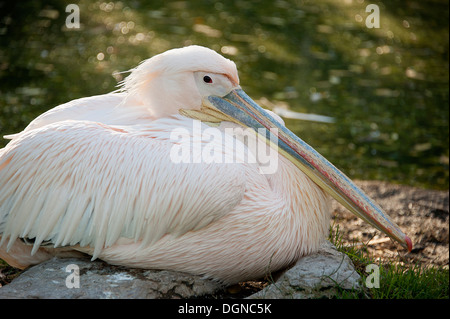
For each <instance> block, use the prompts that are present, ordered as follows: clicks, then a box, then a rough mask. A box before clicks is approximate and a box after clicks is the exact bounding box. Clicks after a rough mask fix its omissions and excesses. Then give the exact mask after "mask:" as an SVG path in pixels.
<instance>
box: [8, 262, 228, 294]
mask: <svg viewBox="0 0 450 319" xmlns="http://www.w3.org/2000/svg"><path fill="white" fill-rule="evenodd" d="M77 267H78V269H79V288H77V286H76V284H77V280H76V279H75V276H76V271H75V270H74V269H77ZM66 281H67V282H68V285H66ZM68 286H69V287H71V286H73V288H68ZM222 289H223V286H221V285H220V284H219V283H217V282H215V281H213V280H207V279H202V278H201V277H200V276H193V275H189V274H185V273H179V272H173V271H165V270H161V271H158V270H144V269H129V268H124V267H118V266H112V265H108V264H106V263H104V262H102V261H90V260H89V259H87V258H86V259H79V258H67V259H59V258H53V259H51V260H48V261H46V262H44V263H42V264H39V265H36V266H34V267H31V268H29V269H28V270H26V271H25V272H24V273H22V274H21V275H20V276H19V277H17V278H16V279H14V280H13V281H12V282H11V283H10V284H8V285H6V286H4V287H2V288H0V299H8V298H14V299H19V298H20V299H25V298H26V299H29V298H45V299H53V298H58V299H125V298H127V299H128V298H133V299H159V298H165V299H179V298H193V297H201V296H204V295H210V294H213V293H215V292H216V291H220V290H222Z"/></svg>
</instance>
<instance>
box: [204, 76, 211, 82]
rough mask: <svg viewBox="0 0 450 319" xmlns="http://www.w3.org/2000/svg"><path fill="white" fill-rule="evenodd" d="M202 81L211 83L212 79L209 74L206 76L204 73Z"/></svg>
mask: <svg viewBox="0 0 450 319" xmlns="http://www.w3.org/2000/svg"><path fill="white" fill-rule="evenodd" d="M203 81H204V82H205V83H213V81H212V79H211V78H210V77H209V76H207V75H205V76H204V77H203Z"/></svg>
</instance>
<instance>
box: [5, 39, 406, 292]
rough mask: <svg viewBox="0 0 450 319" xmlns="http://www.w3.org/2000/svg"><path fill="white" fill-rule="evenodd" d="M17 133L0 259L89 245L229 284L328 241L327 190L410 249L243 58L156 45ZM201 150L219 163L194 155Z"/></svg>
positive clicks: (107, 256)
mask: <svg viewBox="0 0 450 319" xmlns="http://www.w3.org/2000/svg"><path fill="white" fill-rule="evenodd" d="M195 125H197V128H200V129H194V128H195V127H196V126H195ZM211 129H214V131H213V133H211ZM230 129H231V130H234V132H237V133H236V134H234V135H230V134H229V132H230ZM208 130H209V131H208ZM249 130H250V132H253V133H250V134H248V132H249ZM174 132H175V133H176V132H178V133H180V132H182V134H181V135H180V134H178V138H174V135H177V134H174ZM199 132H200V133H199ZM204 132H210V135H213V136H215V137H216V138H215V139H212V140H209V141H205V140H204V139H203V137H202V136H200V135H201V134H203V133H204ZM7 138H9V139H11V141H10V142H9V143H8V145H7V146H6V147H5V148H3V149H1V150H0V181H1V182H0V237H1V239H0V258H2V259H4V260H5V261H6V262H8V263H9V264H11V265H12V266H15V267H19V268H25V267H27V266H30V265H33V264H37V263H40V262H43V261H45V260H47V259H49V258H51V257H52V256H55V255H71V254H76V253H78V252H82V253H86V254H89V255H91V256H92V259H96V258H99V259H102V260H104V261H106V262H108V263H111V264H115V265H124V266H128V267H138V268H146V269H168V270H175V271H183V272H188V273H192V274H198V275H202V276H204V277H205V278H213V279H216V280H218V281H221V282H224V283H236V282H239V281H242V280H247V279H253V278H259V277H262V276H264V275H266V274H268V273H269V272H271V271H276V270H279V269H282V268H285V267H287V266H289V265H290V264H292V263H294V262H295V261H296V260H298V259H299V258H300V257H301V256H303V255H306V254H309V253H312V252H314V251H315V250H317V249H318V247H319V245H320V244H321V242H322V241H323V240H324V239H325V238H326V236H327V234H328V229H329V221H330V213H331V205H330V200H331V197H330V196H329V195H331V196H332V197H334V198H335V199H336V200H338V201H339V202H340V203H342V204H343V205H344V206H345V207H347V208H348V209H349V210H350V211H351V212H353V213H354V214H356V215H357V216H359V217H361V218H363V219H364V220H366V221H367V222H369V223H370V224H371V225H373V226H374V227H376V228H377V229H379V230H381V231H382V232H384V233H386V234H387V235H388V236H390V237H391V238H393V239H394V240H396V241H398V242H399V243H400V244H401V245H403V246H404V247H406V248H408V249H409V250H411V247H412V243H411V240H410V239H409V238H408V237H407V236H406V235H405V234H404V233H403V232H402V231H401V230H400V229H399V228H398V226H397V225H395V224H394V223H393V222H392V221H391V220H390V218H389V217H388V216H387V215H386V214H385V213H384V212H383V210H382V209H381V208H380V207H379V206H378V205H377V204H375V203H374V202H373V201H372V200H371V199H370V198H369V197H368V196H367V195H366V194H364V193H363V192H362V191H361V190H360V189H359V188H358V187H357V186H356V185H355V184H354V183H353V182H352V181H351V180H350V179H349V178H347V177H346V176H345V175H344V174H343V173H342V172H340V171H339V170H338V169H337V168H335V167H334V166H333V165H332V164H331V163H329V162H328V161H327V160H326V159H325V158H323V157H322V156H321V155H320V154H319V153H317V152H316V151H315V150H314V149H313V148H312V147H311V146H309V145H308V144H306V143H305V142H304V141H302V140H301V139H300V138H299V137H297V136H295V135H294V134H293V133H292V132H290V131H289V130H288V129H287V128H286V127H285V126H284V123H283V121H282V120H281V119H280V118H279V117H277V116H276V115H275V114H273V113H271V112H269V111H266V110H263V109H262V108H261V107H260V106H258V105H257V104H256V103H255V102H254V101H252V99H251V98H250V97H248V96H247V95H246V94H245V93H244V91H243V90H242V89H241V87H240V86H239V77H238V73H237V69H236V65H235V64H234V63H233V62H232V61H230V60H228V59H226V58H224V57H222V56H221V55H219V54H218V53H216V52H215V51H213V50H210V49H207V48H204V47H200V46H189V47H185V48H179V49H173V50H169V51H166V52H164V53H162V54H159V55H156V56H154V57H153V58H151V59H148V60H146V61H144V62H143V63H141V64H140V65H139V66H137V67H136V68H135V69H133V70H132V71H131V74H130V75H129V76H128V77H127V78H126V79H125V80H124V82H123V85H122V88H121V89H120V90H118V91H115V92H112V93H110V94H106V95H99V96H93V97H88V98H82V99H78V100H74V101H71V102H69V103H66V104H63V105H60V106H57V107H55V108H53V109H51V110H49V111H47V112H45V113H43V114H42V115H40V116H39V117H37V118H36V119H35V120H33V121H32V122H31V123H30V124H29V125H28V126H27V127H26V128H25V129H24V130H23V131H22V132H20V133H18V134H14V135H10V136H7ZM224 141H228V142H231V143H228V144H226V143H225V144H226V145H227V147H223V144H224ZM261 141H263V142H264V143H263V147H261V148H260V149H262V150H263V151H264V152H265V154H267V151H268V150H269V151H273V150H275V152H269V155H268V158H269V159H270V160H271V161H272V163H276V167H275V169H271V170H268V168H267V166H265V165H263V164H262V162H261V161H259V160H258V156H257V155H258V154H254V153H255V151H254V150H253V149H252V148H251V147H250V146H249V145H250V144H251V143H250V142H254V144H258V143H259V144H258V145H260V144H261V143H260V142H261ZM205 145H206V146H205ZM196 147H200V148H199V150H200V151H199V152H198V154H203V155H205V154H209V152H210V151H211V150H214V152H215V154H214V155H215V156H216V157H214V158H220V159H222V160H221V161H215V160H207V161H205V160H204V158H203V157H201V156H200V158H199V157H198V156H195V154H194V155H192V154H193V152H194V150H195V149H196ZM205 147H208V150H207V151H205ZM186 149H187V150H190V153H189V152H187V153H186V154H184V153H183V150H186ZM174 150H175V151H174ZM176 150H181V155H180V156H181V159H182V160H178V161H176V160H174V154H175V155H177V154H178V155H179V153H180V152H178V151H176ZM242 151H245V152H246V154H247V155H248V154H250V155H252V156H253V155H254V156H253V158H255V159H256V160H253V161H249V160H245V158H249V157H252V156H243V155H242ZM183 154H184V155H183ZM217 155H219V156H218V157H217ZM183 156H184V157H183ZM188 158H189V159H188ZM237 159H241V160H237ZM272 168H273V167H272Z"/></svg>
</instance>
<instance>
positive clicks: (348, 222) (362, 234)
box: [0, 181, 449, 296]
mask: <svg viewBox="0 0 450 319" xmlns="http://www.w3.org/2000/svg"><path fill="white" fill-rule="evenodd" d="M356 184H357V185H358V186H359V187H361V188H362V189H363V190H364V191H365V192H366V193H367V194H368V195H369V196H370V197H371V198H372V199H374V200H375V201H376V202H377V203H378V204H379V205H381V207H383V208H384V209H385V211H386V212H387V213H388V215H389V216H391V217H392V219H393V220H394V222H396V223H397V224H398V225H399V226H400V228H401V229H402V230H403V231H404V232H405V233H406V234H407V235H408V236H409V237H410V238H411V240H412V242H413V250H412V251H411V252H408V251H407V250H406V249H404V248H402V247H401V246H400V245H399V244H397V243H394V242H393V241H392V240H390V239H389V238H388V237H386V236H385V235H384V234H382V233H381V232H380V231H378V230H376V229H374V228H373V227H372V226H370V225H368V224H367V223H366V222H364V221H362V220H361V219H359V218H357V217H356V216H354V215H353V214H351V213H350V212H348V211H347V209H345V208H344V207H343V206H341V205H340V204H339V203H337V202H336V201H333V210H334V212H333V220H332V223H335V225H336V224H337V225H339V232H340V234H341V235H342V238H343V240H344V242H346V243H348V244H349V245H350V244H352V243H353V244H354V242H357V243H361V242H362V243H368V244H367V249H368V252H369V254H370V255H371V256H374V257H375V258H378V257H380V258H381V259H389V260H391V259H392V258H393V257H394V259H395V258H398V259H397V260H399V261H401V262H404V263H405V264H416V263H421V264H422V265H426V266H431V265H434V266H444V267H448V260H449V192H448V191H433V190H425V189H420V188H413V187H408V186H401V185H394V184H389V183H384V182H378V181H356ZM18 274H19V272H18V270H17V269H14V268H12V267H9V266H5V265H4V264H2V263H0V287H1V285H5V284H7V283H9V282H10V281H11V280H12V279H13V278H15V277H16V276H17V275H18ZM261 284H262V283H260V282H256V283H255V282H249V283H243V285H241V286H242V287H240V288H239V287H238V290H239V291H241V290H242V291H243V292H248V291H251V292H254V291H257V290H260V289H261V287H260V286H261ZM235 296H236V295H235Z"/></svg>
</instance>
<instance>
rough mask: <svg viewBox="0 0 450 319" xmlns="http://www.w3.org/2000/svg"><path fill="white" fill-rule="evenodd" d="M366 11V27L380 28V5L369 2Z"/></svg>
mask: <svg viewBox="0 0 450 319" xmlns="http://www.w3.org/2000/svg"><path fill="white" fill-rule="evenodd" d="M366 12H370V14H369V15H368V16H367V18H366V27H367V28H369V29H372V28H380V7H379V6H378V5H376V4H369V5H367V7H366Z"/></svg>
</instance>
